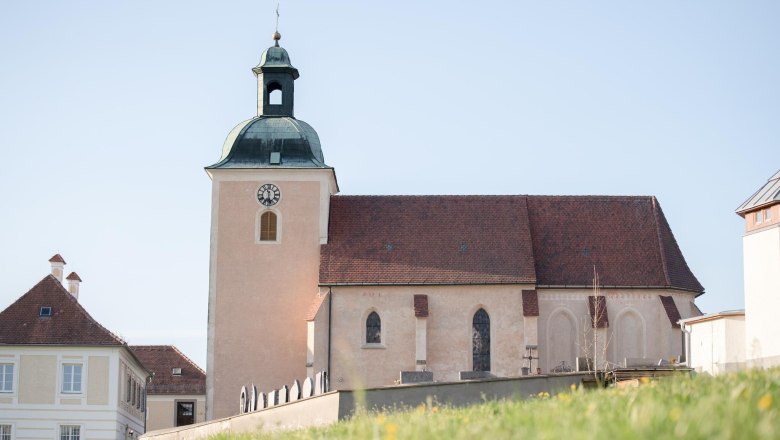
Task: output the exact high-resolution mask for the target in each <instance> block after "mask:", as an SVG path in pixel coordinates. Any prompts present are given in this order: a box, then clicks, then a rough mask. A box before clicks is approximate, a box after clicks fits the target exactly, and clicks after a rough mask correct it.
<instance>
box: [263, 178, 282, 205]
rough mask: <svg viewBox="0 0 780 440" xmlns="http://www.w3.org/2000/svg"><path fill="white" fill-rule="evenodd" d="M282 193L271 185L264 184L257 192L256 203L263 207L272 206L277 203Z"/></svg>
mask: <svg viewBox="0 0 780 440" xmlns="http://www.w3.org/2000/svg"><path fill="white" fill-rule="evenodd" d="M281 197H282V192H281V191H279V187H277V186H276V185H274V184H273V183H266V184H264V185H263V186H261V187H260V189H258V190H257V201H258V202H260V204H261V205H263V206H273V205H276V204H277V203H279V199H280V198H281Z"/></svg>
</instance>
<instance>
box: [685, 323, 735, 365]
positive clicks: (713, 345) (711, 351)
mask: <svg viewBox="0 0 780 440" xmlns="http://www.w3.org/2000/svg"><path fill="white" fill-rule="evenodd" d="M688 326H689V332H690V344H691V353H690V355H691V359H690V362H689V365H690V367H691V368H693V369H694V370H696V371H698V372H700V373H708V374H712V375H717V374H722V373H726V372H730V371H736V370H738V369H740V368H742V366H743V365H744V362H745V352H744V340H745V339H744V338H745V318H744V317H742V316H726V317H717V318H714V319H709V320H706V321H701V322H695V323H689V324H688Z"/></svg>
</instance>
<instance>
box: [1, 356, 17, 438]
mask: <svg viewBox="0 0 780 440" xmlns="http://www.w3.org/2000/svg"><path fill="white" fill-rule="evenodd" d="M13 391H14V364H0V393H12V392H13ZM0 440H2V439H0Z"/></svg>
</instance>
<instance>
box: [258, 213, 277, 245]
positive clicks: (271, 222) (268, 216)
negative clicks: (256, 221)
mask: <svg viewBox="0 0 780 440" xmlns="http://www.w3.org/2000/svg"><path fill="white" fill-rule="evenodd" d="M260 241H276V214H274V213H273V212H271V211H267V212H264V213H263V215H261V216H260Z"/></svg>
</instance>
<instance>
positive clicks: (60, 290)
mask: <svg viewBox="0 0 780 440" xmlns="http://www.w3.org/2000/svg"><path fill="white" fill-rule="evenodd" d="M47 281H49V282H53V283H54V284H53V285H54V286H55V287H54V289H55V292H56V294H60V295H63V296H64V297H65V298H66V299H67V300H68V301H71V302H72V303H73V305H74V306H75V307H76V309H75V310H76V313H80V314H82V317H83V318H86V322H88V323H92V324H93V325H95V326H97V327H98V328H99V329H102V330H103V331H105V332H106V333H107V334H108V336H109V337H110V339H113V340H114V342H115V343H116V344H117V345H121V346H127V342H126V341H125V340H124V339H122V338H121V337H119V336H117V335H116V334H115V333H114V332H112V331H111V330H109V329H107V328H106V327H104V326H103V325H102V324H101V323H100V322H98V321H97V320H96V319H95V318H93V317H92V315H90V314H89V312H88V311H87V309H85V308H84V306H82V305H81V304H80V303H79V302H78V300H77V299H76V298H75V297H74V296H73V295H72V294H71V293H70V292H68V291H67V289H65V286H63V285H62V283H61V282H60V281H59V280H58V279H57V278H56V277H54V275H52V274H47V275H46V276H45V277H43V278H42V279H41V280H40V281H39V282H38V283H36V284H35V285H34V286H33V287H32V288H30V290H28V291H27V292H26V293H24V294H23V295H21V296H20V297H19V298H17V300H16V301H14V302H13V303H12V304H11V305H9V306H8V307H6V308H5V309H4V310H3V311H2V312H0V315H2V314H3V313H5V312H6V311H8V310H11V309H12V308H13V307H14V306H15V305H17V304H18V303H20V302H21V301H22V300H23V299H24V298H26V297H27V295H30V294H31V293H33V292H34V291H36V290H37V289H39V288H43V286H42V284H44V283H45V282H47ZM31 345H46V344H31ZM87 345H89V344H87ZM99 345H103V344H99Z"/></svg>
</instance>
